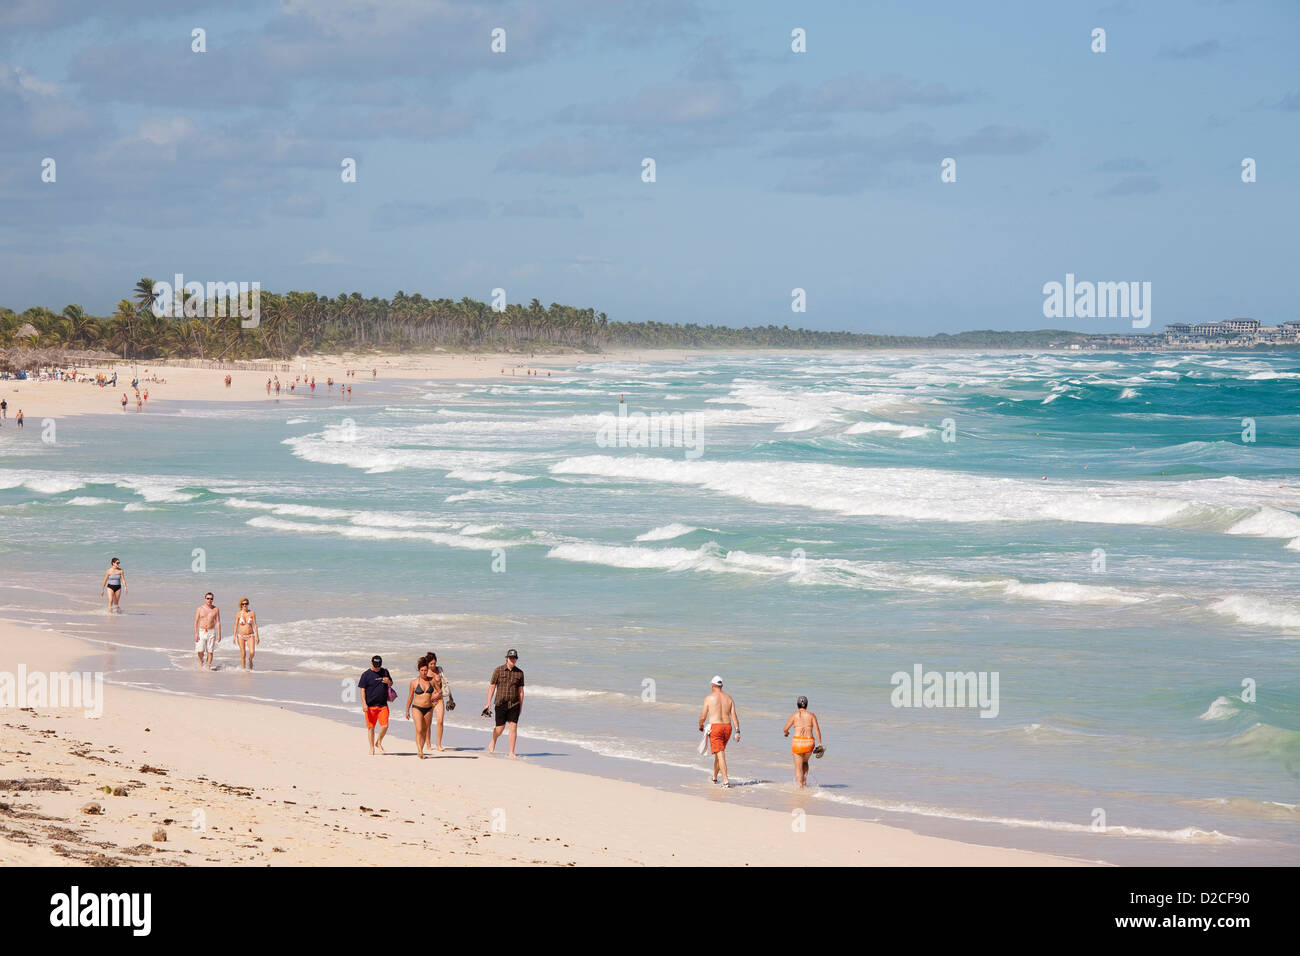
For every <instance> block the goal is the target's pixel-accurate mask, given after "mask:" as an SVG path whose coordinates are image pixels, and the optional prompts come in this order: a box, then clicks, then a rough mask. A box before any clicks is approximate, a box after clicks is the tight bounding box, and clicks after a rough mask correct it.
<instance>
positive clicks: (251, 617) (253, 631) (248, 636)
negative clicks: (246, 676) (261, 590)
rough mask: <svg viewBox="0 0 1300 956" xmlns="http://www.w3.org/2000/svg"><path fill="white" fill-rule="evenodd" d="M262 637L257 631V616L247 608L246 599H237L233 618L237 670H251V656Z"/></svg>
mask: <svg viewBox="0 0 1300 956" xmlns="http://www.w3.org/2000/svg"><path fill="white" fill-rule="evenodd" d="M261 639H262V636H261V635H260V634H259V633H258V631H257V614H256V613H255V612H254V611H253V610H252V609H251V608H250V607H249V606H248V598H240V599H239V614H238V615H237V616H236V617H235V643H236V644H238V645H239V669H240V670H243V669H244V668H245V667H247V668H248V669H249V670H250V671H251V670H252V669H253V655H254V654H255V653H256V652H257V644H258V642H259V641H260V640H261Z"/></svg>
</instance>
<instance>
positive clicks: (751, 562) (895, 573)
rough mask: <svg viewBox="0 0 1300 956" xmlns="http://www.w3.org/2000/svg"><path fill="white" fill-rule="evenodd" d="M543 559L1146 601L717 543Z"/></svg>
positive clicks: (585, 544) (587, 548)
mask: <svg viewBox="0 0 1300 956" xmlns="http://www.w3.org/2000/svg"><path fill="white" fill-rule="evenodd" d="M546 556H547V557H548V558H556V559H558V560H561V561H572V562H576V563H580V564H598V565H603V566H605V567H611V568H625V569H629V570H658V571H670V572H683V571H696V572H707V573H714V574H744V575H750V576H755V577H784V578H786V579H787V581H788V582H789V583H790V584H792V585H796V586H813V587H850V588H857V589H861V590H873V591H920V592H924V593H927V594H943V593H954V592H968V593H983V594H987V595H989V596H993V595H995V594H998V593H1001V594H1003V595H1005V596H1006V597H1010V598H1018V599H1022V600H1029V601H1047V602H1055V603H1063V604H1101V605H1118V604H1136V603H1139V602H1141V601H1144V600H1146V598H1145V597H1144V596H1142V595H1140V594H1135V593H1132V592H1128V591H1123V590H1121V589H1119V588H1112V587H1100V586H1096V585H1087V584H1074V583H1072V582H1069V581H1045V582H1041V583H1025V582H1022V581H1018V580H1016V579H1014V578H1005V577H998V578H992V579H977V578H958V577H953V576H951V575H945V574H936V573H932V572H926V571H916V570H914V569H912V568H909V567H907V566H906V565H899V564H889V563H885V562H870V561H850V560H845V559H839V558H807V557H804V558H801V559H798V560H796V559H793V558H790V557H788V556H785V555H763V554H750V553H747V552H745V551H737V550H731V551H728V550H726V549H724V548H722V547H721V546H720V545H718V543H717V542H715V541H709V542H706V543H705V544H702V545H700V546H699V547H698V548H695V549H691V548H646V547H640V546H636V545H611V544H598V543H596V542H592V541H575V542H563V543H561V544H557V545H556V546H555V547H553V548H552V549H551V550H550V551H549V552H547V555H546Z"/></svg>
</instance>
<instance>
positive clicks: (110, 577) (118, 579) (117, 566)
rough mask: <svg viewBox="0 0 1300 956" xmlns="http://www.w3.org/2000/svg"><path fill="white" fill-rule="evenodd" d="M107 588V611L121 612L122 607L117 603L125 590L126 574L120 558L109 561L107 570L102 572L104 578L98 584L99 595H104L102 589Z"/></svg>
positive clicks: (111, 612)
mask: <svg viewBox="0 0 1300 956" xmlns="http://www.w3.org/2000/svg"><path fill="white" fill-rule="evenodd" d="M106 588H107V589H108V592H109V593H108V613H110V614H113V613H115V612H116V613H117V614H121V613H122V608H121V606H120V604H119V603H118V602H119V601H121V599H122V593H123V592H124V591H125V590H126V574H125V573H124V572H123V571H122V559H121V558H114V559H113V560H112V561H110V562H109V565H108V570H107V571H105V572H104V580H103V582H102V583H101V584H100V585H99V596H100V597H103V596H104V590H105V589H106Z"/></svg>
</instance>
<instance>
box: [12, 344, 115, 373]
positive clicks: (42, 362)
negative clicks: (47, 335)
mask: <svg viewBox="0 0 1300 956" xmlns="http://www.w3.org/2000/svg"><path fill="white" fill-rule="evenodd" d="M114 361H120V358H119V356H117V355H114V354H113V353H112V352H105V351H104V350H103V349H95V350H86V349H33V348H26V347H14V348H11V349H0V372H17V371H19V370H20V369H27V370H28V371H35V370H36V369H41V368H68V367H69V366H72V365H85V364H87V363H89V362H114Z"/></svg>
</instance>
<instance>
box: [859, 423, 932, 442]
mask: <svg viewBox="0 0 1300 956" xmlns="http://www.w3.org/2000/svg"><path fill="white" fill-rule="evenodd" d="M876 432H888V433H890V434H894V435H897V436H898V437H899V438H923V437H924V436H926V435H928V434H929V433H930V429H928V428H923V427H921V426H919V425H896V424H894V423H893V422H855V423H854V424H852V425H850V426H849V427H848V428H846V429H844V431H843V432H841V434H843V435H863V434H873V433H876Z"/></svg>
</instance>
